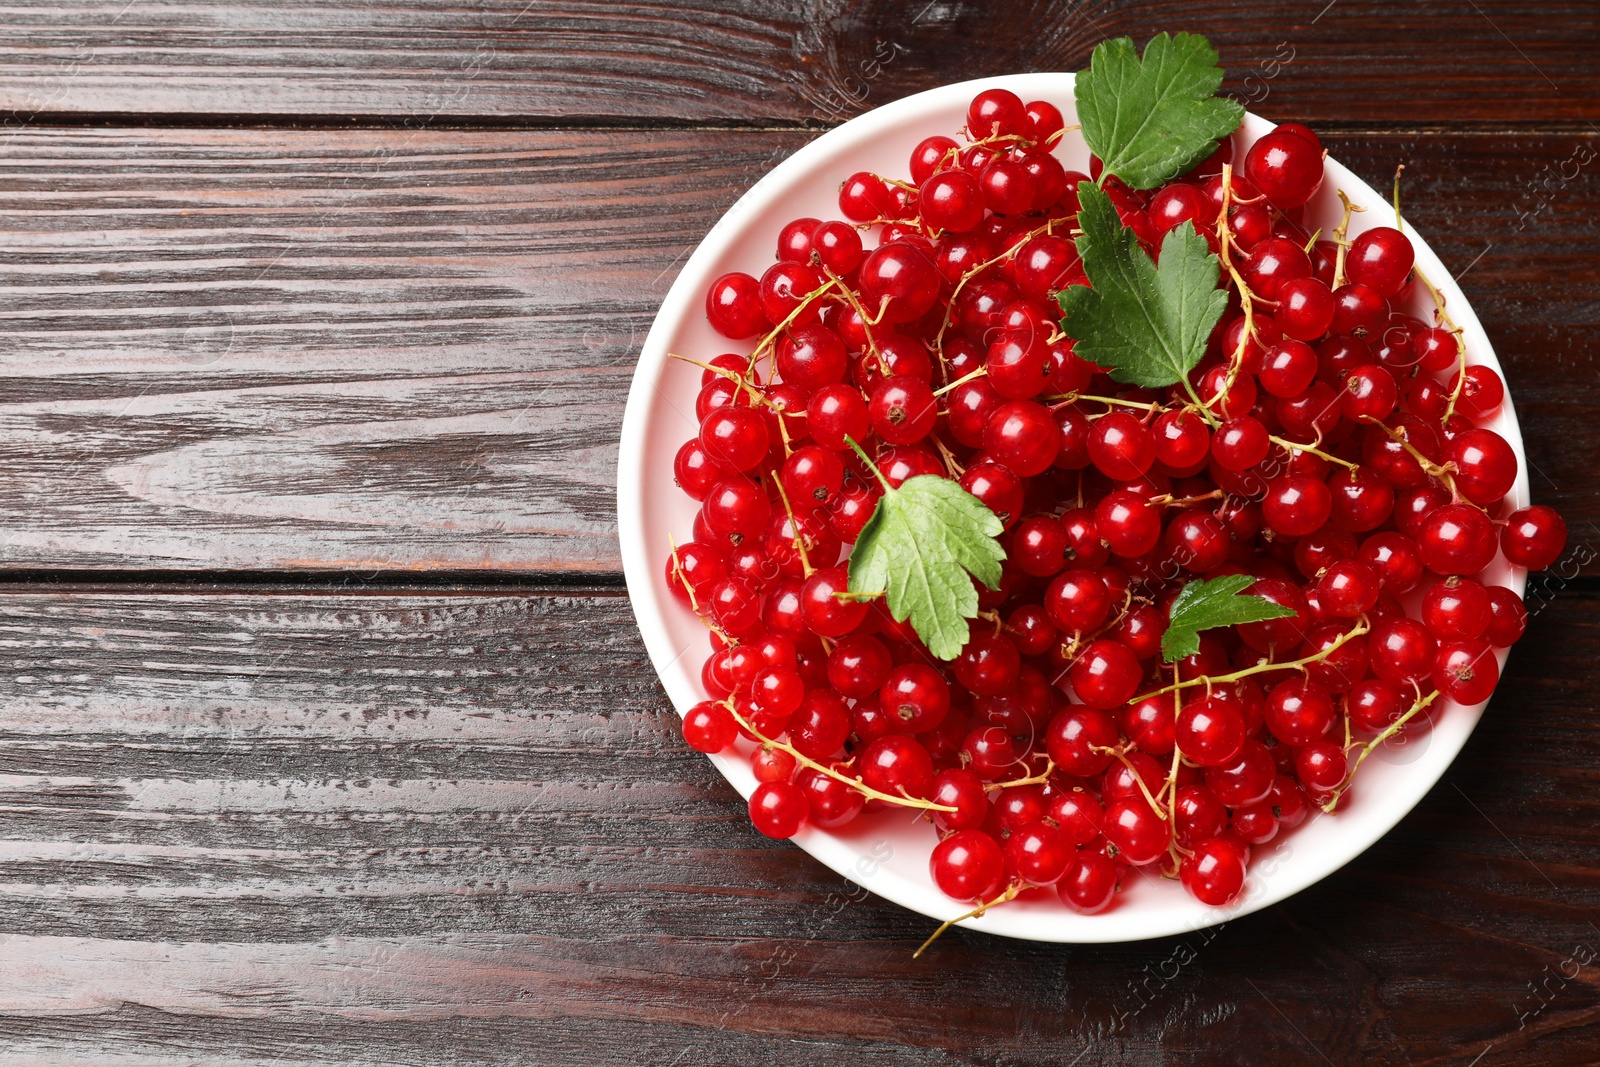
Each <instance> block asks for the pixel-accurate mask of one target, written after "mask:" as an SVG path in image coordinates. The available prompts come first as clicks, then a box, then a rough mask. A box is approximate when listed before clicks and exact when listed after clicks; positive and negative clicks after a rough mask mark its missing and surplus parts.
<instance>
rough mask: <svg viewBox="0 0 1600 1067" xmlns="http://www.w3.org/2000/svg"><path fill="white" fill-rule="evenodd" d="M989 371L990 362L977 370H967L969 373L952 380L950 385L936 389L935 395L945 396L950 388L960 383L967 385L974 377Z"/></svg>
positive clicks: (980, 376)
mask: <svg viewBox="0 0 1600 1067" xmlns="http://www.w3.org/2000/svg"><path fill="white" fill-rule="evenodd" d="M988 373H989V366H988V364H984V365H983V366H981V367H979V368H978V369H977V370H969V371H967V373H965V374H963V375H962V376H961V377H959V378H957V379H956V380H955V381H953V382H951V383H950V384H949V385H944V386H940V387H939V388H938V389H935V390H934V391H933V395H934V396H944V394H946V393H948V392H949V391H950V390H952V389H954V388H955V387H956V386H958V385H966V384H967V383H968V382H970V381H972V379H974V378H982V377H983V376H984V375H985V374H988Z"/></svg>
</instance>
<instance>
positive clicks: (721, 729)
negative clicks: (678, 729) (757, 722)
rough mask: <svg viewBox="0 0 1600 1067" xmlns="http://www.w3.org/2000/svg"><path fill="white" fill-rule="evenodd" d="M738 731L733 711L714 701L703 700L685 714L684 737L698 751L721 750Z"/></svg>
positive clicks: (731, 740) (731, 742)
mask: <svg viewBox="0 0 1600 1067" xmlns="http://www.w3.org/2000/svg"><path fill="white" fill-rule="evenodd" d="M738 732H739V727H738V724H737V723H735V722H734V721H733V715H732V713H730V712H729V711H728V709H727V708H726V707H724V706H723V705H721V704H718V703H716V702H714V701H710V700H702V701H701V702H700V703H698V704H696V705H695V706H694V707H692V708H690V709H689V710H688V711H687V712H686V713H685V714H684V716H683V739H684V740H685V741H686V742H688V744H689V747H690V748H692V749H694V750H695V751H696V752H721V751H722V750H723V749H725V748H727V747H728V746H729V745H731V744H733V741H734V738H735V737H737V736H738Z"/></svg>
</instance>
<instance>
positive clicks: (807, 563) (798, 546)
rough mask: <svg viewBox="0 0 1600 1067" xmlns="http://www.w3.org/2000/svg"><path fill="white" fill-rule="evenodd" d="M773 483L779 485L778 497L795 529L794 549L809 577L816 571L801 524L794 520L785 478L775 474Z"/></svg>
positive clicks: (790, 524) (790, 523) (791, 526)
mask: <svg viewBox="0 0 1600 1067" xmlns="http://www.w3.org/2000/svg"><path fill="white" fill-rule="evenodd" d="M772 484H773V485H775V486H777V487H778V499H779V500H781V501H783V513H784V514H785V515H787V516H789V527H790V528H791V529H793V530H794V550H795V551H796V552H798V553H800V567H801V569H802V570H803V571H804V572H805V576H806V577H807V578H809V577H811V576H812V575H813V574H814V573H816V568H815V567H813V566H811V557H810V556H809V555H807V554H806V545H805V540H804V539H803V538H802V537H801V536H800V524H799V523H798V522H795V521H794V508H792V507H790V506H789V493H788V491H787V490H785V489H784V488H783V479H782V478H781V477H779V476H777V475H773V478H772Z"/></svg>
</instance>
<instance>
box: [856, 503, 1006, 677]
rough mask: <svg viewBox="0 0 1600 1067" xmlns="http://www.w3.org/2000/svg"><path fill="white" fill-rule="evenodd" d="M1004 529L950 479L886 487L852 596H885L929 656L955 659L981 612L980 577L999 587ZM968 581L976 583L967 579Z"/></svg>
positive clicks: (860, 551)
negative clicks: (971, 623) (971, 622)
mask: <svg viewBox="0 0 1600 1067" xmlns="http://www.w3.org/2000/svg"><path fill="white" fill-rule="evenodd" d="M1004 529H1005V526H1004V524H1003V523H1001V521H1000V520H999V519H998V518H997V517H996V516H995V513H994V512H992V511H990V510H989V509H988V508H987V507H985V506H984V504H983V502H982V501H981V500H979V499H978V498H977V497H975V496H973V495H972V494H971V493H969V492H967V491H966V490H965V489H963V488H961V486H959V485H957V484H956V483H955V482H952V481H951V480H950V479H948V478H941V477H939V476H938V475H936V474H921V475H918V476H917V477H915V478H908V479H907V480H906V481H905V482H904V483H903V484H902V485H901V486H900V488H898V489H886V490H885V492H884V494H883V496H882V497H881V498H880V499H879V500H878V506H877V508H875V509H874V510H873V512H872V517H871V518H870V519H868V520H867V524H866V526H864V527H863V528H862V530H861V536H860V537H858V538H856V545H855V548H854V549H852V550H851V552H850V591H851V592H852V593H878V592H881V593H883V594H884V595H885V598H886V600H887V602H888V607H889V614H890V615H892V616H893V617H894V618H895V619H896V620H897V621H899V622H904V621H905V620H906V619H907V618H909V619H910V620H911V626H912V628H913V629H915V630H916V631H917V636H918V637H921V638H922V641H923V643H924V644H926V645H927V646H928V651H930V652H932V653H933V654H934V655H935V656H938V657H939V658H940V659H955V658H956V656H958V655H959V654H960V653H961V649H962V648H963V647H964V646H965V645H966V643H967V620H968V619H971V618H975V617H976V616H977V614H978V591H977V590H976V589H974V588H973V585H972V578H976V579H977V580H978V581H980V582H982V583H983V584H984V585H986V586H988V587H989V588H990V589H997V588H999V586H1000V561H1001V560H1003V559H1005V558H1006V553H1005V549H1003V548H1001V547H1000V543H999V542H998V541H996V540H995V538H996V537H998V536H999V535H1000V533H1001V531H1002V530H1004ZM969 574H970V575H971V578H969V577H968V575H969Z"/></svg>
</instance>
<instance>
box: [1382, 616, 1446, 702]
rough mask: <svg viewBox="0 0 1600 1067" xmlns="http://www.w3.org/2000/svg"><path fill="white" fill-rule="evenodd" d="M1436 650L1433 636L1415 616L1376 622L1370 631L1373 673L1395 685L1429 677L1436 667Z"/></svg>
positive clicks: (1402, 684)
mask: <svg viewBox="0 0 1600 1067" xmlns="http://www.w3.org/2000/svg"><path fill="white" fill-rule="evenodd" d="M1434 652H1435V645H1434V641H1433V638H1432V637H1430V636H1429V635H1428V631H1427V629H1426V628H1425V627H1424V626H1423V625H1422V623H1420V622H1418V621H1417V620H1415V619H1407V618H1399V619H1385V620H1383V621H1382V622H1377V623H1374V624H1373V626H1372V632H1371V633H1369V634H1368V635H1367V655H1368V657H1369V658H1370V659H1371V662H1372V673H1373V674H1376V675H1377V676H1378V677H1379V678H1381V679H1383V680H1384V681H1386V682H1392V683H1394V684H1395V685H1401V686H1404V685H1410V684H1412V683H1413V682H1420V681H1422V680H1423V679H1425V678H1427V677H1428V673H1429V672H1430V671H1431V670H1432V669H1433V660H1434Z"/></svg>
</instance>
